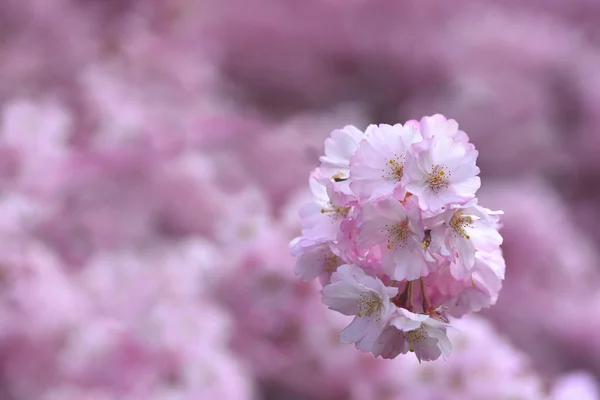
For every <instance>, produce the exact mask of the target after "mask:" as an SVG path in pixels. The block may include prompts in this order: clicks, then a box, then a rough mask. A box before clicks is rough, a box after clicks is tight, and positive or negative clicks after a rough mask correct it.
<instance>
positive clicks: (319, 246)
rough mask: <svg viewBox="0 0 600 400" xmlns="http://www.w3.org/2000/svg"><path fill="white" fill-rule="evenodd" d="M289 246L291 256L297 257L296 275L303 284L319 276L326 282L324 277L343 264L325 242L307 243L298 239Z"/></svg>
mask: <svg viewBox="0 0 600 400" xmlns="http://www.w3.org/2000/svg"><path fill="white" fill-rule="evenodd" d="M290 246H291V247H292V255H294V256H296V257H298V260H297V261H296V275H298V276H300V278H301V279H302V280H303V281H304V282H310V281H312V280H313V279H315V278H317V277H319V276H323V278H324V279H325V280H326V276H329V275H331V274H332V273H333V272H334V271H335V270H336V269H337V267H338V266H339V265H341V264H342V263H343V261H342V259H341V258H340V257H338V256H337V255H336V254H334V253H333V251H332V248H331V245H330V243H327V242H325V243H322V242H307V240H306V239H302V238H300V237H298V238H296V239H295V240H294V241H292V243H291V244H290Z"/></svg>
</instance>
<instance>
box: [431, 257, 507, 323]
mask: <svg viewBox="0 0 600 400" xmlns="http://www.w3.org/2000/svg"><path fill="white" fill-rule="evenodd" d="M505 268H506V266H505V262H504V258H503V257H502V251H501V250H500V249H498V250H496V251H495V252H493V253H491V254H485V253H480V252H479V253H477V254H476V255H475V265H474V267H473V269H472V270H471V273H470V276H468V277H466V278H464V279H462V280H457V279H456V278H454V277H453V275H452V273H451V269H449V268H440V270H439V271H438V272H437V273H436V274H434V275H432V276H431V279H433V281H432V282H429V283H430V285H431V286H433V287H434V288H435V289H436V290H437V293H434V295H433V296H432V300H433V302H434V303H435V304H442V305H443V306H444V307H445V309H446V312H447V313H448V315H451V316H453V317H457V318H459V317H462V316H464V315H465V314H468V313H470V312H477V311H480V310H481V309H483V308H487V307H490V306H492V305H494V304H495V303H496V300H497V299H498V294H499V292H500V289H501V288H502V281H503V280H504V271H505Z"/></svg>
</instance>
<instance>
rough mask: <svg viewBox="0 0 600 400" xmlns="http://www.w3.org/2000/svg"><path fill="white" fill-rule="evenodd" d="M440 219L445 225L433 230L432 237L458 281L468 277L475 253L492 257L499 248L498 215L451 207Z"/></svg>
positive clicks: (476, 209) (473, 206) (472, 208)
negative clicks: (439, 246)
mask: <svg viewBox="0 0 600 400" xmlns="http://www.w3.org/2000/svg"><path fill="white" fill-rule="evenodd" d="M441 218H443V220H444V222H443V223H442V224H440V225H438V226H436V227H434V228H432V229H431V235H432V237H434V239H433V240H434V241H435V242H436V243H438V244H440V245H441V249H440V253H441V254H442V255H443V256H447V257H448V260H450V261H452V266H451V270H452V273H453V275H454V276H455V277H456V278H457V279H463V278H465V277H467V276H468V275H469V273H470V271H471V269H472V268H473V266H474V265H475V253H476V252H478V251H479V252H484V253H491V252H493V251H495V250H496V249H498V248H499V247H500V245H501V244H502V236H500V234H499V233H498V231H497V229H496V218H497V215H491V212H490V211H489V210H486V209H484V208H483V207H480V206H478V205H472V206H468V207H465V208H457V207H456V208H455V207H451V208H450V209H448V210H447V211H446V212H445V213H443V214H442V215H441Z"/></svg>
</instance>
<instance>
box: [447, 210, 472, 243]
mask: <svg viewBox="0 0 600 400" xmlns="http://www.w3.org/2000/svg"><path fill="white" fill-rule="evenodd" d="M472 223H473V217H470V216H468V215H466V216H465V215H463V213H462V211H457V212H455V213H454V215H452V218H450V224H449V225H450V227H451V228H452V229H453V230H454V233H455V235H456V234H459V235H461V236H463V237H464V238H465V239H470V238H471V237H470V236H469V234H468V233H467V229H466V228H467V227H470V226H471V224H472Z"/></svg>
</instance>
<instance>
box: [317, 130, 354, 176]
mask: <svg viewBox="0 0 600 400" xmlns="http://www.w3.org/2000/svg"><path fill="white" fill-rule="evenodd" d="M363 137H364V133H363V132H362V131H361V130H360V129H358V128H356V127H355V126H352V125H347V126H345V127H343V128H342V129H336V130H334V131H333V132H331V135H329V137H328V138H327V139H325V155H324V156H321V157H320V158H319V160H320V161H321V167H320V168H319V169H320V170H321V173H322V174H323V175H324V176H326V177H327V178H332V179H340V180H341V179H348V177H349V176H350V158H351V157H352V156H353V155H354V153H355V152H356V149H358V145H359V143H360V141H361V140H362V139H363Z"/></svg>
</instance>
